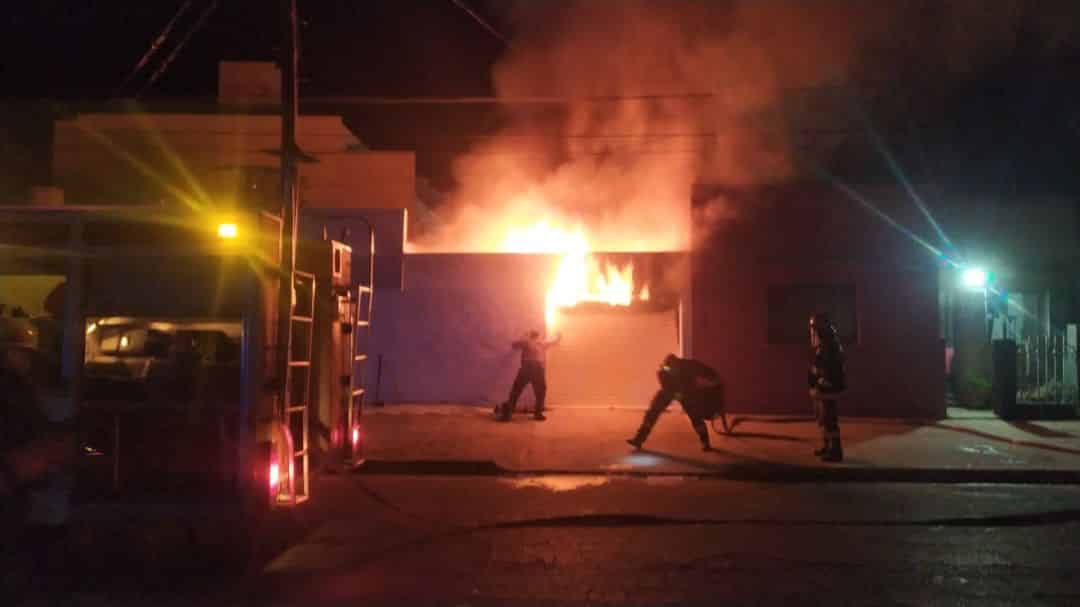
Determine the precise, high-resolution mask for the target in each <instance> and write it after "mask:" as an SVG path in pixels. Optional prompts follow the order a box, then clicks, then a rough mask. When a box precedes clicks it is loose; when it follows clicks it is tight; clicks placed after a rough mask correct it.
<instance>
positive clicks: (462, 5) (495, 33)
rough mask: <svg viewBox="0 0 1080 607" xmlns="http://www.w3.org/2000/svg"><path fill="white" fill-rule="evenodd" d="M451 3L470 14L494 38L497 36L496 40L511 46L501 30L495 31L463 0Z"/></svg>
mask: <svg viewBox="0 0 1080 607" xmlns="http://www.w3.org/2000/svg"><path fill="white" fill-rule="evenodd" d="M450 1H451V2H453V3H454V4H455V5H456V6H457V7H458V8H460V9H461V10H463V11H465V12H466V13H468V14H469V16H470V17H472V18H473V20H474V21H476V22H477V23H479V24H480V26H481V27H483V28H484V29H486V30H487V31H488V32H490V33H491V35H492V36H495V37H496V38H498V39H499V41H500V42H502V43H503V44H505V45H506V46H510V41H509V40H507V39H506V37H505V36H503V35H502V34H500V33H499V30H497V29H495V27H494V26H492V25H491V24H490V23H488V22H487V21H484V19H483V17H481V16H480V15H478V14H476V12H475V11H473V10H472V9H471V8H469V6H468V5H467V4H465V2H463V0H450Z"/></svg>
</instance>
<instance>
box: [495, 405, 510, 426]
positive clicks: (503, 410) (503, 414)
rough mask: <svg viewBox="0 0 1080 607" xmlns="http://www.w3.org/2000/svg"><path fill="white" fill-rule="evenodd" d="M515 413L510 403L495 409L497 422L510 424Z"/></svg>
mask: <svg viewBox="0 0 1080 607" xmlns="http://www.w3.org/2000/svg"><path fill="white" fill-rule="evenodd" d="M513 414H514V412H513V411H512V410H511V409H510V403H509V402H504V403H503V404H501V405H499V406H497V407H495V421H497V422H508V421H510V418H511V416H513Z"/></svg>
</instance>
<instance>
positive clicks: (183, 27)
mask: <svg viewBox="0 0 1080 607" xmlns="http://www.w3.org/2000/svg"><path fill="white" fill-rule="evenodd" d="M183 4H185V2H184V0H153V1H150V2H147V1H139V2H135V1H131V2H125V1H121V0H112V1H109V2H90V1H82V2H73V1H70V0H67V1H65V0H38V1H36V2H18V3H7V5H6V6H5V10H4V14H3V16H2V17H0V27H2V28H3V31H2V33H0V45H2V50H3V56H4V57H5V60H4V61H3V63H2V64H0V70H2V79H0V82H2V83H3V87H4V90H3V98H4V103H3V113H2V115H0V129H2V132H0V135H2V137H0V158H3V159H4V163H5V166H7V167H8V170H7V171H6V172H5V174H4V176H3V181H4V184H3V185H4V188H3V190H4V192H3V193H4V194H5V195H8V196H10V195H12V192H15V191H17V190H18V189H19V188H20V187H24V186H25V185H26V183H27V182H34V181H37V182H40V181H41V180H43V179H44V180H47V178H48V177H47V173H46V172H43V171H46V170H47V168H46V169H43V168H42V166H43V165H47V158H48V128H47V125H48V124H49V122H50V121H51V119H52V117H53V116H54V112H55V108H56V106H55V104H53V103H43V102H41V101H40V100H41V99H50V100H65V101H69V102H77V101H87V100H100V99H107V98H110V97H114V96H132V95H133V94H134V93H135V91H137V90H138V89H139V88H140V87H141V86H142V85H143V84H144V83H145V81H146V77H147V76H148V75H149V73H150V72H152V71H153V68H154V67H156V66H157V65H158V64H157V63H152V64H151V69H148V70H145V71H144V72H143V73H142V74H141V77H139V78H136V79H134V80H133V81H132V82H131V83H129V84H128V86H127V87H126V88H123V89H120V88H119V87H120V85H121V83H122V82H123V81H124V79H125V77H126V76H128V74H129V72H130V71H131V70H132V67H133V66H134V65H135V63H136V61H137V60H138V59H139V57H140V56H141V55H142V54H143V53H144V52H145V51H146V50H147V49H148V48H149V46H150V44H151V42H152V41H153V39H154V38H155V37H156V36H157V35H158V34H159V33H160V32H161V30H162V28H164V26H165V24H166V23H167V22H168V21H169V20H170V19H171V18H172V17H173V15H174V14H176V12H177V9H178V8H179V7H180V6H181V5H183ZM211 4H214V2H213V1H212V0H190V7H189V10H188V11H187V13H186V14H185V15H184V16H183V18H182V19H181V20H180V21H179V22H178V23H177V26H176V28H175V30H174V31H173V33H172V35H171V36H170V41H171V43H175V41H177V40H178V39H180V38H181V37H182V36H183V35H184V34H185V33H186V32H187V31H188V29H189V28H191V26H192V25H193V24H194V22H195V21H197V20H198V18H199V16H200V14H201V13H202V12H203V10H204V9H205V8H206V7H207V6H209V5H211ZM299 4H300V10H301V16H302V22H303V25H302V31H301V44H302V58H301V73H302V83H301V94H302V95H372V96H391V97H392V96H486V95H491V94H493V89H492V84H491V68H492V65H493V64H494V63H495V62H496V61H497V60H498V59H499V57H500V56H501V55H502V54H503V53H504V52H505V48H506V47H505V44H504V42H502V41H501V40H499V39H498V38H497V37H496V36H494V35H492V34H491V33H490V32H488V31H486V30H485V29H484V28H483V27H482V26H481V25H480V24H478V23H477V22H476V21H475V20H473V18H472V17H471V16H469V15H468V14H467V13H466V12H465V11H463V10H462V9H461V8H460V7H459V6H457V5H456V4H455V2H453V1H452V0H393V1H374V0H369V1H361V0H300V3H299ZM467 4H468V5H469V6H471V7H472V8H473V9H475V10H476V11H477V12H478V13H480V14H481V15H482V16H483V18H484V19H486V20H488V21H489V22H490V23H492V24H493V25H494V26H495V27H496V29H498V30H500V31H501V32H503V33H505V34H506V35H507V36H509V37H510V38H511V40H513V37H514V31H513V28H512V27H511V24H510V23H509V22H508V20H507V19H506V16H505V11H502V10H498V8H499V5H498V3H493V2H486V1H483V0H468V1H467ZM1045 4H1046V5H1048V6H1049V5H1050V4H1051V3H1045ZM1077 4H1080V3H1075V2H1069V3H1058V4H1056V5H1054V6H1056V7H1057V8H1059V9H1060V7H1061V6H1069V5H1072V6H1075V5H1077ZM1034 5H1036V6H1039V4H1038V3H1034ZM493 7H494V8H493ZM1077 12H1078V11H1076V10H1073V11H1072V13H1068V11H1067V14H1073V13H1077ZM1073 16H1076V15H1073ZM278 17H279V16H278V9H277V2H274V1H268V0H222V1H221V2H218V3H217V8H216V10H215V11H214V12H213V13H212V14H210V16H209V17H208V19H207V20H206V23H205V25H204V26H203V27H202V28H201V29H200V30H199V31H197V32H196V33H195V34H194V35H193V36H192V37H191V38H190V40H189V41H188V42H187V44H186V46H185V47H184V48H183V49H182V50H181V51H180V52H179V54H178V55H177V57H176V59H175V61H174V62H173V63H172V65H171V66H170V67H169V69H168V70H167V71H166V72H165V73H164V75H163V76H162V77H161V79H160V80H159V81H158V82H157V83H156V84H155V85H154V86H153V87H152V88H150V89H148V90H147V91H146V92H145V93H144V95H143V97H142V98H143V99H144V100H147V101H152V100H154V99H159V98H177V97H181V98H193V99H200V98H201V99H210V98H212V97H213V95H214V93H215V86H216V65H217V62H218V61H220V60H223V59H234V60H271V59H274V58H275V57H276V53H277V43H278V39H279V29H280V28H279V21H278ZM1076 18H1077V19H1080V16H1076ZM1020 38H1022V36H1021V37H1020ZM1025 44H1027V47H1030V48H1037V47H1038V46H1039V44H1040V40H1039V39H1038V37H1037V36H1033V37H1032V39H1031V40H1029V41H1027V42H1026V43H1025ZM1027 47H1025V45H1024V44H1018V45H1017V49H1016V51H1015V52H1014V53H1011V54H1010V55H1008V56H1006V57H1003V58H1001V60H999V61H996V62H994V63H992V64H990V65H987V66H984V67H983V68H982V69H981V70H980V71H979V72H978V73H973V74H968V75H966V76H965V77H964V78H961V79H957V80H956V81H955V82H948V83H944V84H943V86H944V87H945V88H946V89H947V91H948V93H947V94H946V95H945V96H944V97H943V101H942V102H941V103H939V104H936V105H934V106H932V107H928V108H916V109H915V110H913V111H916V112H918V114H916V115H912V116H906V117H903V118H902V119H900V120H892V121H890V120H882V121H881V122H880V124H881V126H882V128H883V129H885V131H886V136H888V135H890V134H891V131H890V129H899V130H903V128H902V126H903V124H904V123H908V124H910V123H913V122H916V123H919V124H921V125H924V126H923V128H924V129H929V130H931V131H932V132H933V133H934V136H935V137H936V138H937V139H939V140H940V139H948V140H950V141H952V142H953V143H954V145H953V148H954V151H953V152H952V154H953V157H952V158H950V162H952V163H953V164H954V165H955V166H956V170H955V173H956V174H957V176H958V177H957V178H958V179H963V180H966V181H967V182H968V183H969V184H970V183H972V182H973V181H977V180H978V176H979V175H986V174H991V173H997V172H999V169H1000V167H1001V166H1003V164H1007V165H1009V166H1011V167H1013V168H1012V170H1013V171H1015V172H1016V173H1017V179H1016V180H1014V181H1015V183H1018V184H1026V185H1025V186H1024V187H1033V188H1039V187H1051V188H1052V189H1062V190H1068V191H1076V190H1077V189H1078V188H1077V184H1076V183H1075V182H1076V175H1075V174H1076V173H1078V171H1076V170H1075V166H1076V163H1077V160H1078V158H1080V154H1078V151H1080V110H1078V108H1080V43H1077V41H1076V40H1073V41H1071V42H1070V43H1068V44H1066V45H1064V47H1065V50H1064V51H1061V52H1059V53H1056V54H1055V55H1054V57H1052V58H1050V59H1047V57H1046V56H1045V55H1043V54H1040V53H1038V52H1035V51H1031V52H1029V51H1027V50H1025V49H1026V48H1027ZM167 48H172V46H171V44H170V45H168V47H167ZM917 70H918V67H917V66H913V71H917ZM896 77H897V78H902V74H899V73H898V74H896ZM898 86H899V87H903V86H904V83H903V82H902V81H900V82H898ZM320 109H326V108H320ZM330 109H331V110H334V109H336V110H337V111H340V113H342V114H343V115H344V116H345V117H346V121H347V123H348V124H349V125H350V126H351V127H352V128H353V129H354V130H356V131H357V134H358V135H359V136H360V137H361V138H362V139H363V140H365V141H366V142H368V143H369V144H371V145H372V146H373V147H377V148H398V149H416V150H417V151H418V169H419V171H420V172H421V173H422V174H425V175H427V176H430V177H432V178H434V179H435V181H436V183H438V184H440V185H443V186H445V187H451V186H452V184H451V183H450V182H449V177H448V171H447V165H448V162H449V159H450V158H452V157H453V155H454V154H455V153H458V152H460V151H462V150H464V149H467V146H468V141H469V140H468V136H469V135H477V134H485V133H489V132H491V131H492V130H493V129H494V128H496V126H497V124H498V115H497V113H496V112H494V110H492V109H491V108H480V109H477V108H438V107H430V106H419V107H416V106H414V107H410V108H387V107H381V108H374V109H373V108H370V107H369V108H357V107H355V106H352V107H341V108H330ZM871 109H872V108H871ZM956 150H960V151H959V152H958V151H956ZM901 151H902V152H903V150H901ZM910 153H911V154H916V153H917V152H915V151H912V152H910ZM848 156H849V158H847V159H844V158H841V159H839V160H838V162H839V163H840V166H841V167H844V168H846V169H847V170H851V171H856V172H870V173H872V172H874V170H875V169H872V168H867V167H864V166H860V165H859V161H860V159H862V158H864V157H865V154H862V153H861V152H859V151H858V150H854V151H852V152H851V153H850V154H849V155H848ZM957 159H963V162H960V161H959V160H957ZM878 168H880V167H878Z"/></svg>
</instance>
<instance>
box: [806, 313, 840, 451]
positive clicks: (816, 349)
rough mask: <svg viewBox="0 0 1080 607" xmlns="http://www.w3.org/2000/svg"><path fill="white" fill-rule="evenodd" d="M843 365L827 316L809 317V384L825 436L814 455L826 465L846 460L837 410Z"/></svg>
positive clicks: (834, 329) (836, 338)
mask: <svg viewBox="0 0 1080 607" xmlns="http://www.w3.org/2000/svg"><path fill="white" fill-rule="evenodd" d="M844 363H845V361H844V348H843V346H841V345H840V339H839V337H838V336H837V334H836V327H835V326H834V325H833V324H832V322H831V321H830V320H829V317H828V316H827V315H825V314H821V313H817V314H814V315H812V316H811V317H810V372H809V373H808V375H807V382H808V383H809V385H810V398H811V399H813V401H814V412H815V414H816V416H817V422H818V425H819V426H820V427H821V434H822V446H821V448H820V449H818V450H817V451H815V452H814V455H817V456H818V457H820V458H821V459H822V460H824V461H827V462H839V461H842V460H843V459H844V448H843V446H842V445H841V444H840V421H839V417H838V413H839V412H838V410H837V399H838V398H839V397H840V396H841V395H842V394H843V392H844V390H845V389H846V388H847V373H846V369H845V364H844Z"/></svg>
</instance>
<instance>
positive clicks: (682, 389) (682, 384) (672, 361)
mask: <svg viewBox="0 0 1080 607" xmlns="http://www.w3.org/2000/svg"><path fill="white" fill-rule="evenodd" d="M656 375H657V378H658V379H659V380H660V390H658V391H657V392H656V396H654V397H653V399H652V402H651V403H649V409H648V410H647V411H646V412H645V418H644V419H643V420H641V427H640V428H638V431H637V434H635V435H634V438H631V439H629V440H627V441H626V442H628V443H630V444H631V445H632V446H633V447H635V448H637V449H640V448H641V446H642V445H644V444H645V439H647V438H648V437H649V433H650V432H651V431H652V429H653V426H654V425H656V420H657V419H659V418H660V414H661V413H663V412H664V410H665V409H667V408H668V405H670V404H671V401H673V400H677V401H679V402H680V403H681V404H682V408H683V411H684V412H686V416H687V417H688V418H690V425H691V426H693V427H694V432H696V433H697V435H698V438H699V439H700V440H701V449H702V450H703V451H709V450H711V449H712V447H711V446H710V444H709V430H708V427H707V426H706V425H705V419H706V418H708V417H710V416H711V413H712V411H713V410H714V409H715V408H717V407H718V406H719V405H720V403H717V402H712V401H713V400H714V399H716V398H718V395H717V390H718V388H719V386H720V376H719V375H718V374H717V373H716V371H715V370H714V369H713V368H712V367H709V366H708V365H706V364H705V363H702V362H700V361H697V360H694V359H692V358H679V357H678V356H675V355H674V354H668V355H667V357H666V358H664V363H663V365H662V366H661V367H660V370H659V371H658V372H657V374H656Z"/></svg>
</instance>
